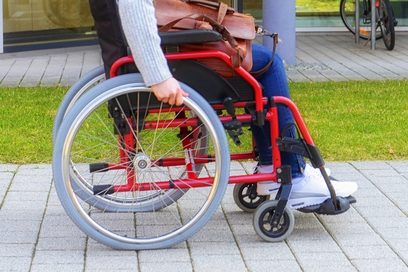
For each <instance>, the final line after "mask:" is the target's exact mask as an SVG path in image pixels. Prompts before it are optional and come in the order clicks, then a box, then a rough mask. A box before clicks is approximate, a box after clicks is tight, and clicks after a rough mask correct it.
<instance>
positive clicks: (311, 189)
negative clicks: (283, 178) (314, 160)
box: [288, 171, 358, 209]
mask: <svg viewBox="0 0 408 272" xmlns="http://www.w3.org/2000/svg"><path fill="white" fill-rule="evenodd" d="M331 184H332V185H333V188H334V190H335V192H336V195H337V196H340V197H348V196H350V195H351V194H353V193H354V192H356V191H357V188H358V186H357V183H355V182H342V181H334V180H332V181H331ZM328 198H330V192H329V189H328V188H327V185H326V182H325V181H324V178H323V176H322V175H321V174H320V172H317V171H315V172H311V171H308V172H307V173H306V172H305V175H304V176H303V177H300V178H296V179H294V180H293V187H292V192H291V195H290V198H289V201H288V205H289V207H290V208H292V209H300V208H304V207H308V206H313V205H318V204H321V203H323V202H324V201H325V200H326V199H328Z"/></svg>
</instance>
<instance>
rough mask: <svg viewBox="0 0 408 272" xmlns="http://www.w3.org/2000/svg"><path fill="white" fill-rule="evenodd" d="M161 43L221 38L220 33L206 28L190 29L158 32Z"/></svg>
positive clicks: (174, 43) (168, 43)
mask: <svg viewBox="0 0 408 272" xmlns="http://www.w3.org/2000/svg"><path fill="white" fill-rule="evenodd" d="M159 35H160V38H161V45H179V44H185V43H206V42H217V41H221V40H222V36H221V34H220V33H218V32H215V31H213V30H206V29H192V30H182V31H171V32H159Z"/></svg>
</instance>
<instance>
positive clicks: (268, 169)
mask: <svg viewBox="0 0 408 272" xmlns="http://www.w3.org/2000/svg"><path fill="white" fill-rule="evenodd" d="M325 169H326V173H327V175H328V176H329V177H330V174H331V171H330V169H329V168H325ZM272 170H273V166H272V165H258V166H257V167H256V169H255V171H254V172H255V173H261V174H266V173H272ZM304 175H321V173H320V170H319V169H317V168H313V167H312V166H311V165H310V164H306V166H305V169H304ZM323 181H324V180H323ZM279 187H280V183H277V182H272V181H262V182H258V183H257V184H256V193H257V194H258V195H270V194H272V193H275V192H276V191H277V190H278V189H279Z"/></svg>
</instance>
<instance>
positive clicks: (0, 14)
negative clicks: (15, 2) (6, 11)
mask: <svg viewBox="0 0 408 272" xmlns="http://www.w3.org/2000/svg"><path fill="white" fill-rule="evenodd" d="M0 53H3V1H0Z"/></svg>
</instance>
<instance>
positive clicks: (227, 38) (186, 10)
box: [154, 0, 256, 76]
mask: <svg viewBox="0 0 408 272" xmlns="http://www.w3.org/2000/svg"><path fill="white" fill-rule="evenodd" d="M154 3H155V9H156V18H157V24H158V26H159V31H177V30H183V29H199V28H205V29H209V28H212V29H213V30H215V31H217V32H219V33H220V34H221V35H222V36H223V41H219V42H212V43H205V44H188V45H182V46H180V49H181V51H194V50H209V49H213V50H220V51H223V52H225V53H226V54H228V55H229V56H231V59H232V62H233V65H234V66H242V67H243V68H244V69H246V70H247V71H249V70H251V68H252V50H251V46H252V41H253V40H254V39H255V36H256V28H255V20H254V18H253V17H252V16H249V15H245V14H241V13H238V12H235V10H234V9H232V8H231V7H228V6H227V5H226V4H224V3H222V2H218V1H214V0H155V1H154ZM201 62H205V64H206V65H208V66H210V67H211V68H212V69H214V70H215V71H217V72H218V73H220V74H222V75H224V76H231V69H230V68H229V67H228V66H227V65H225V64H224V63H222V62H221V61H219V60H205V61H201Z"/></svg>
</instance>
